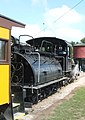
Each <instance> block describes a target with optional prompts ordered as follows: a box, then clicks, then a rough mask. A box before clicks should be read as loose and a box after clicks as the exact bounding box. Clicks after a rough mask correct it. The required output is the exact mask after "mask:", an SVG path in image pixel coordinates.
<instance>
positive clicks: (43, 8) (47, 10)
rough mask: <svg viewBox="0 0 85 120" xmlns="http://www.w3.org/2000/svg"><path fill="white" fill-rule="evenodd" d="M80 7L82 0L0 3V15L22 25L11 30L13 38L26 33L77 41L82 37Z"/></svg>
mask: <svg viewBox="0 0 85 120" xmlns="http://www.w3.org/2000/svg"><path fill="white" fill-rule="evenodd" d="M79 2H80V4H78V3H79ZM84 8H85V0H0V14H2V15H5V16H7V17H9V18H12V19H14V20H16V21H19V22H22V23H24V24H26V26H25V28H15V27H13V28H12V32H11V34H12V35H13V36H15V37H17V38H18V37H19V35H21V34H27V35H31V36H33V37H34V38H35V37H42V36H45V37H48V36H50V37H57V38H61V39H64V40H67V41H69V42H71V41H74V42H80V40H81V39H82V38H84V37H85V9H84ZM26 39H29V38H26ZM22 42H24V41H22Z"/></svg>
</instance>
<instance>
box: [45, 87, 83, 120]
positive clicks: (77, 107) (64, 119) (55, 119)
mask: <svg viewBox="0 0 85 120" xmlns="http://www.w3.org/2000/svg"><path fill="white" fill-rule="evenodd" d="M44 120H85V87H82V88H79V89H78V90H77V91H75V93H74V96H73V97H72V98H71V99H69V100H67V101H65V102H64V103H62V104H61V105H60V106H58V107H56V109H55V110H54V111H53V113H52V114H51V115H50V116H49V118H47V119H44Z"/></svg>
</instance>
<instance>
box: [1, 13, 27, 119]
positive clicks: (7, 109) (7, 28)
mask: <svg viewBox="0 0 85 120" xmlns="http://www.w3.org/2000/svg"><path fill="white" fill-rule="evenodd" d="M12 26H16V27H23V28H24V27H25V24H23V23H20V22H17V21H15V20H12V19H10V18H8V17H5V16H3V15H0V120H13V110H12V103H11V82H10V79H11V76H10V73H11V70H10V66H11V28H12Z"/></svg>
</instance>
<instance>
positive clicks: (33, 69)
mask: <svg viewBox="0 0 85 120" xmlns="http://www.w3.org/2000/svg"><path fill="white" fill-rule="evenodd" d="M11 51H12V56H11V59H12V63H11V66H12V67H11V71H12V72H11V84H12V91H13V92H14V93H15V92H16V91H17V90H18V89H19V88H20V89H21V90H22V91H23V100H24V103H29V102H30V103H37V102H38V101H39V100H42V99H44V98H46V97H48V96H49V95H51V94H52V93H54V92H56V91H57V89H58V88H59V87H61V86H62V85H65V84H66V83H67V82H71V80H72V76H73V75H74V74H73V73H72V70H73V67H74V63H73V61H72V56H71V53H72V46H71V45H70V44H69V43H68V42H67V41H65V40H62V39H59V38H56V37H39V38H32V39H30V40H27V41H26V43H25V44H21V43H20V40H18V39H16V38H14V37H13V36H12V46H11ZM71 73H72V74H71Z"/></svg>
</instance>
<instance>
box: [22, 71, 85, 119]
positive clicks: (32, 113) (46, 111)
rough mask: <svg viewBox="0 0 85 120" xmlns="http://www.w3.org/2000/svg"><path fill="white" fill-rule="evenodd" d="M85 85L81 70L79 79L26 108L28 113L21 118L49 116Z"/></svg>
mask: <svg viewBox="0 0 85 120" xmlns="http://www.w3.org/2000/svg"><path fill="white" fill-rule="evenodd" d="M81 86H85V73H83V72H81V75H80V77H79V78H78V80H75V81H74V82H73V83H71V84H68V85H67V86H65V87H62V88H61V89H60V90H59V91H58V92H56V93H55V94H53V95H52V96H49V97H48V98H46V99H44V100H43V101H41V102H39V103H38V104H37V105H33V106H32V108H30V109H26V111H27V112H28V114H27V115H26V116H24V117H23V118H22V119H20V120H43V118H46V117H47V116H49V115H50V114H51V113H52V111H53V110H54V109H55V107H57V106H58V105H59V104H61V103H62V102H63V101H64V100H66V99H69V98H71V97H72V96H73V94H74V92H73V91H74V90H75V89H76V88H78V87H81Z"/></svg>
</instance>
